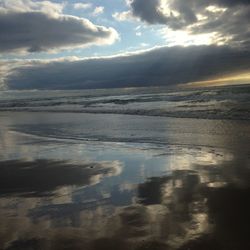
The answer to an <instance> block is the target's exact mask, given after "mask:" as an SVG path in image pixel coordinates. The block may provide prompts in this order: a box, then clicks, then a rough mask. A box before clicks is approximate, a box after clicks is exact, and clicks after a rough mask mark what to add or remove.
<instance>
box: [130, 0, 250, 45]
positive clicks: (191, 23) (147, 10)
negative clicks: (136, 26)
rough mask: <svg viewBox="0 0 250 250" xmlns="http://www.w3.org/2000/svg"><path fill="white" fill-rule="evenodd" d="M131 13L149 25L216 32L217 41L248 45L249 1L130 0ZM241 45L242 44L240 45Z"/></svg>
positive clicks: (215, 41) (196, 31)
mask: <svg viewBox="0 0 250 250" xmlns="http://www.w3.org/2000/svg"><path fill="white" fill-rule="evenodd" d="M130 7H131V10H130V14H132V16H134V17H136V18H139V19H140V20H141V21H144V22H146V23H148V24H162V25H166V26H168V27H169V28H171V29H172V30H186V31H188V32H189V33H190V34H201V33H213V32H215V33H217V37H218V39H216V40H214V43H215V44H217V43H218V42H219V41H220V42H221V41H223V42H224V43H231V45H233V46H235V45H237V44H236V43H240V46H248V45H249V42H250V39H249V37H250V36H249V34H250V28H249V22H250V1H248V0H239V1H230V0H211V1H197V0H186V1H182V0H149V1H147V4H145V1H144V0H131V1H130ZM238 45H239V44H238Z"/></svg>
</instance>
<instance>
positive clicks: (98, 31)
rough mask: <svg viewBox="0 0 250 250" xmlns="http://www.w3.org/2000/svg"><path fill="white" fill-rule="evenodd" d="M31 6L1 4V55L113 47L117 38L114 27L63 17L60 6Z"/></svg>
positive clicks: (72, 17) (44, 4) (73, 17)
mask: <svg viewBox="0 0 250 250" xmlns="http://www.w3.org/2000/svg"><path fill="white" fill-rule="evenodd" d="M6 3H8V1H7V2H6ZM21 3H22V4H23V2H22V1H21ZM28 3H30V4H33V5H31V6H29V5H28V6H26V7H24V6H23V5H22V4H21V5H17V6H16V5H13V6H11V7H10V6H8V5H4V6H1V5H0V52H27V51H28V52H39V51H50V50H54V51H57V50H60V49H66V48H74V47H84V46H89V45H93V44H95V45H103V44H112V43H113V42H114V41H115V40H116V39H117V38H118V34H117V32H116V31H115V30H114V29H113V28H107V27H104V26H97V25H94V24H93V23H91V22H90V21H89V20H87V19H84V18H79V17H75V16H69V15H63V14H61V11H62V6H60V5H55V6H54V5H53V4H52V3H50V2H42V3H43V4H42V5H41V6H40V5H38V6H37V4H38V3H37V4H35V2H32V1H28ZM46 3H47V4H48V6H47V5H46ZM51 5H52V7H53V8H54V9H53V8H52V7H51ZM31 7H32V8H31Z"/></svg>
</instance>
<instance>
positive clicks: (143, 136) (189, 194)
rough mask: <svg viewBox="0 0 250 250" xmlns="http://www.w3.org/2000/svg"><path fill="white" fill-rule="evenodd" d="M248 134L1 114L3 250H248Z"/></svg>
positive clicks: (157, 122) (172, 122) (193, 125)
mask: <svg viewBox="0 0 250 250" xmlns="http://www.w3.org/2000/svg"><path fill="white" fill-rule="evenodd" d="M249 144H250V124H249V122H247V121H226V120H224V121H223V120H202V119H200V120H197V119H181V118H178V119H177V118H157V117H152V118H150V117H137V116H126V115H108V114H106V115H97V114H95V115H90V114H88V115H86V114H70V113H68V114H66V113H65V114H50V113H25V112H23V113H14V112H9V113H8V112H2V113H0V221H1V223H0V249H25V250H27V249H46V250H47V249H51V250H52V249H60V250H61V249H81V250H82V249H84V250H93V249H95V250H99V249H100V250H101V249H115V250H119V249H124V250H128V249H136V250H139V249H140V250H142V249H152V250H160V249H166V250H169V249H170V250H187V249H189V250H203V249H205V250H217V249H218V250H229V249H230V250H231V249H232V250H245V249H250V239H249V224H250V212H249V211H250V157H249V155H250V154H249V153H250V152H249V151H250V147H249Z"/></svg>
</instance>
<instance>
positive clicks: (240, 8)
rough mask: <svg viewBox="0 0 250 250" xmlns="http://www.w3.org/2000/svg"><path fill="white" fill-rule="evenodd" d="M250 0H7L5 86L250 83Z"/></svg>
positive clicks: (1, 5)
mask: <svg viewBox="0 0 250 250" xmlns="http://www.w3.org/2000/svg"><path fill="white" fill-rule="evenodd" d="M249 23H250V0H237V1H232V0H210V1H200V0H93V1H90V0H89V1H88V0H86V1H83V0H51V1H38V0H0V89H1V90H6V89H18V90H23V89H85V88H111V87H115V88H118V87H142V86H158V85H161V86H210V85H212V86H213V85H227V84H245V83H249V82H250V26H249Z"/></svg>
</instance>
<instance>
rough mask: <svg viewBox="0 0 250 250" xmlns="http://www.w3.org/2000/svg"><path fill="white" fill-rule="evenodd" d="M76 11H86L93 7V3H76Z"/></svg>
mask: <svg viewBox="0 0 250 250" xmlns="http://www.w3.org/2000/svg"><path fill="white" fill-rule="evenodd" d="M73 7H74V9H76V10H81V9H82V10H86V9H89V8H91V7H92V4H91V3H75V4H73Z"/></svg>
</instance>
